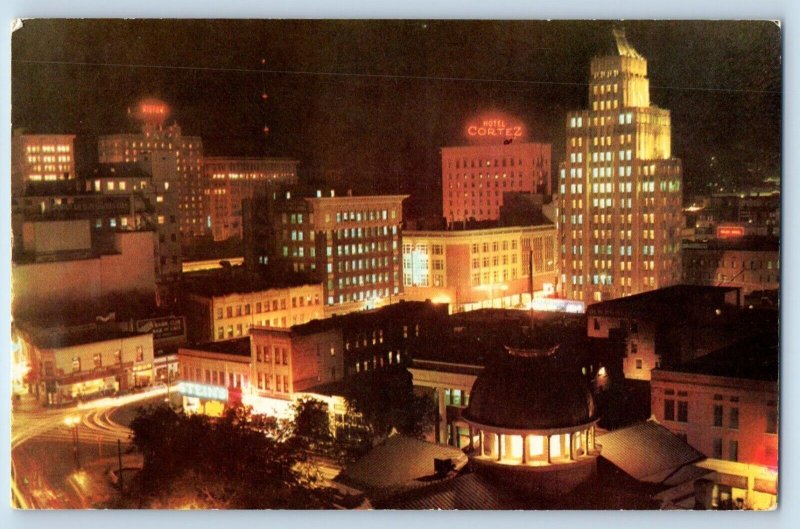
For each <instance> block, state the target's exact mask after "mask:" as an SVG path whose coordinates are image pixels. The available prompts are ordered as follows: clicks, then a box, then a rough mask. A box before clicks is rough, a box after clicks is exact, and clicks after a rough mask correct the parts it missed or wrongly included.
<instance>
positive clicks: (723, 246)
mask: <svg viewBox="0 0 800 529" xmlns="http://www.w3.org/2000/svg"><path fill="white" fill-rule="evenodd" d="M681 247H682V249H683V250H689V251H692V250H703V251H715V250H717V251H739V252H778V251H779V250H780V248H781V241H780V239H779V238H778V237H758V236H751V237H738V238H731V239H709V240H707V241H684V242H683V243H682V244H681Z"/></svg>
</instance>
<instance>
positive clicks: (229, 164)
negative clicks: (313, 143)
mask: <svg viewBox="0 0 800 529" xmlns="http://www.w3.org/2000/svg"><path fill="white" fill-rule="evenodd" d="M299 163H300V162H298V161H297V160H293V159H291V158H220V157H206V158H205V159H204V160H203V165H204V167H205V180H206V185H207V189H206V191H205V192H206V194H207V199H206V202H207V204H208V215H207V218H208V219H210V227H211V235H212V236H213V237H214V240H215V241H224V240H227V239H230V238H232V237H238V238H240V239H241V238H242V235H243V234H242V201H243V200H246V199H249V198H252V197H253V193H254V190H255V188H256V187H257V186H279V185H284V184H295V183H297V165H298V164H299Z"/></svg>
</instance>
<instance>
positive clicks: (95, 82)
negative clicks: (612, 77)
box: [12, 20, 781, 214]
mask: <svg viewBox="0 0 800 529" xmlns="http://www.w3.org/2000/svg"><path fill="white" fill-rule="evenodd" d="M614 25H617V26H621V27H624V29H625V30H626V32H627V36H628V40H629V41H630V42H631V43H632V44H633V46H634V47H635V48H636V49H637V50H638V51H639V52H640V53H642V54H643V55H644V56H645V57H646V58H647V59H648V69H649V77H650V83H651V101H652V102H653V103H654V104H656V105H658V106H661V107H664V108H667V109H669V110H670V111H671V112H672V123H673V128H672V137H673V155H674V156H676V157H679V158H682V159H683V163H684V180H685V182H686V187H687V189H688V193H689V194H691V193H693V192H698V191H703V190H704V189H705V185H706V184H707V183H709V182H711V181H712V180H714V181H722V182H725V185H727V186H730V185H747V184H755V183H758V182H759V181H761V180H762V179H763V178H764V177H768V176H776V175H778V174H779V170H780V111H781V94H780V91H781V61H780V54H781V40H780V30H779V28H778V27H777V26H775V25H774V24H773V23H771V22H629V21H628V22H624V23H616V24H615V23H611V22H516V21H514V22H485V21H472V22H454V21H381V22H373V21H334V22H326V21H91V20H89V21H79V20H73V21H63V20H62V21H43V20H40V21H26V22H25V26H24V28H23V29H21V30H19V31H17V32H15V33H14V35H13V40H12V61H13V62H12V120H13V125H14V127H15V128H17V127H21V128H25V129H27V130H28V131H29V132H34V133H73V134H77V135H78V136H79V138H78V146H77V147H78V154H79V160H78V162H79V167H80V166H85V165H87V164H90V163H92V162H94V160H95V159H96V138H97V136H98V135H101V134H108V133H115V132H125V131H133V130H135V125H134V123H133V122H131V121H130V120H129V118H128V116H127V112H126V111H127V108H128V107H130V106H132V105H134V104H135V103H136V101H138V100H140V99H142V98H144V97H148V96H152V97H158V98H161V99H163V100H164V101H166V102H167V103H168V104H169V105H171V107H172V110H173V118H174V119H175V120H176V121H177V122H178V123H179V124H180V125H181V126H182V127H183V131H184V133H185V134H190V135H199V136H202V138H203V141H204V144H205V152H206V154H207V155H251V156H258V155H271V156H292V157H296V158H298V159H300V160H301V176H303V177H304V178H305V177H309V176H313V175H316V174H319V173H321V172H322V171H325V170H340V171H342V172H343V173H344V174H345V175H347V177H348V178H350V179H352V181H353V182H361V183H364V182H370V184H371V187H372V189H374V190H375V191H378V192H396V191H401V192H404V193H410V194H411V195H412V200H411V203H410V204H409V206H410V212H411V213H412V214H421V213H426V214H428V213H434V214H435V213H437V212H438V210H439V209H440V208H441V204H440V191H439V190H440V182H439V178H440V154H439V148H440V147H441V146H446V145H458V144H461V143H463V142H464V139H463V136H462V134H463V125H464V123H465V120H466V119H467V118H469V117H470V116H472V115H474V114H476V113H478V112H480V111H481V110H483V109H486V108H497V109H502V110H504V111H506V112H509V113H511V114H514V115H517V116H519V117H520V118H521V119H522V120H523V121H524V122H525V123H526V124H527V126H528V129H529V137H530V138H532V139H534V140H539V141H546V142H552V143H553V157H554V159H553V166H554V170H555V168H556V167H557V164H558V162H559V161H561V160H562V159H563V156H564V154H563V153H564V117H565V113H566V112H567V111H568V110H574V109H581V108H586V105H587V99H588V94H587V91H588V90H587V84H588V78H589V62H590V60H591V58H592V56H594V55H595V54H596V53H597V51H598V50H601V49H604V48H607V47H608V42H609V41H610V39H611V38H612V37H611V28H612V27H613V26H614ZM262 60H263V63H262ZM58 63H60V64H58ZM66 63H71V64H66ZM133 65H136V67H134V66H133ZM262 70H266V72H264V71H262ZM290 72H292V73H290ZM264 92H266V93H267V94H268V95H269V98H268V99H267V100H266V102H264V101H263V100H262V97H261V95H262V93H264ZM265 125H267V126H268V127H269V129H270V133H269V135H268V136H267V137H266V140H265V137H264V134H263V132H262V129H263V127H264V126H265Z"/></svg>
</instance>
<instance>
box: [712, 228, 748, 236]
mask: <svg viewBox="0 0 800 529" xmlns="http://www.w3.org/2000/svg"><path fill="white" fill-rule="evenodd" d="M743 236H744V227H742V226H717V237H719V238H720V239H733V238H736V237H743Z"/></svg>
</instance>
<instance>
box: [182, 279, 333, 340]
mask: <svg viewBox="0 0 800 529" xmlns="http://www.w3.org/2000/svg"><path fill="white" fill-rule="evenodd" d="M187 290H188V294H187V296H186V302H187V306H186V311H187V325H188V329H189V333H188V335H189V340H190V341H192V342H211V341H220V340H229V339H231V338H239V337H242V336H247V334H248V332H249V329H251V328H253V327H258V326H262V327H277V328H288V327H291V326H293V325H300V324H303V323H306V322H309V321H311V320H315V319H319V318H323V317H324V312H323V306H322V299H323V292H322V286H321V285H319V284H307V285H298V286H292V287H288V286H285V287H281V286H266V285H261V286H259V285H255V284H249V283H238V282H237V283H232V284H227V283H226V282H225V281H224V280H220V281H217V280H215V279H210V280H208V281H206V280H203V281H200V282H198V283H190V284H188V285H187Z"/></svg>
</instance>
